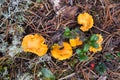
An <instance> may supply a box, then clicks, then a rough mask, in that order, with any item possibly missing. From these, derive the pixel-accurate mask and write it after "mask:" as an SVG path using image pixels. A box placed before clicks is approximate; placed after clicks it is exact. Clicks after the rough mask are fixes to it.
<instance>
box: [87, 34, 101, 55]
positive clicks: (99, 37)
mask: <svg viewBox="0 0 120 80" xmlns="http://www.w3.org/2000/svg"><path fill="white" fill-rule="evenodd" d="M96 36H98V40H97V43H98V45H99V48H93V47H90V48H89V51H91V52H94V53H95V52H98V51H101V50H102V41H103V37H102V35H101V34H96Z"/></svg>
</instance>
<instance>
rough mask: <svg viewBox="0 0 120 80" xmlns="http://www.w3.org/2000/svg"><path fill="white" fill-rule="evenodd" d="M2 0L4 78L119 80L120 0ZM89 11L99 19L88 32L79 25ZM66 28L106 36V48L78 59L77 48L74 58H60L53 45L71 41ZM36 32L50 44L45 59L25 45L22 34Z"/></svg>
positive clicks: (0, 32)
mask: <svg viewBox="0 0 120 80" xmlns="http://www.w3.org/2000/svg"><path fill="white" fill-rule="evenodd" d="M0 1H1V2H0V76H1V77H0V80H42V79H43V80H120V0H0ZM84 12H87V13H89V14H90V15H92V17H93V20H94V25H93V27H92V28H91V29H90V30H89V31H86V32H83V31H81V30H80V29H79V27H80V26H81V25H79V24H78V23H77V16H78V15H79V14H80V13H84ZM66 27H67V28H69V29H70V30H74V29H76V28H77V29H79V33H80V37H81V38H84V39H86V38H89V37H90V36H91V35H92V34H101V35H102V36H103V42H102V51H100V52H96V53H95V54H94V53H92V52H88V53H87V55H88V56H89V58H90V59H88V60H85V61H79V59H78V55H77V54H76V52H75V50H76V48H74V49H73V55H72V57H71V58H69V59H66V60H62V61H61V60H57V59H55V58H54V57H52V56H51V53H50V48H51V46H52V45H53V44H54V43H60V42H63V41H68V39H65V38H64V37H63V36H62V35H63V33H64V31H65V29H66ZM34 33H39V34H40V35H42V36H44V38H45V39H46V44H48V48H49V50H48V51H47V54H46V55H44V56H42V57H39V56H37V55H35V54H33V53H26V52H24V51H23V50H22V48H21V43H22V39H23V37H24V36H25V35H28V34H34ZM79 48H81V47H79ZM43 68H44V70H43ZM44 71H46V73H44ZM46 75H47V76H46ZM46 78H48V79H46Z"/></svg>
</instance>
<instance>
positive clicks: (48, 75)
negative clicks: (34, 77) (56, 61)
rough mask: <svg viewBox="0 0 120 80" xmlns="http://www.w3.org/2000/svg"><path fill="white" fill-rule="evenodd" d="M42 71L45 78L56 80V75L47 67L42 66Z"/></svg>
mask: <svg viewBox="0 0 120 80" xmlns="http://www.w3.org/2000/svg"><path fill="white" fill-rule="evenodd" d="M41 72H42V74H43V77H44V79H45V80H55V76H54V75H53V73H52V72H51V71H50V70H48V69H47V68H42V70H41Z"/></svg>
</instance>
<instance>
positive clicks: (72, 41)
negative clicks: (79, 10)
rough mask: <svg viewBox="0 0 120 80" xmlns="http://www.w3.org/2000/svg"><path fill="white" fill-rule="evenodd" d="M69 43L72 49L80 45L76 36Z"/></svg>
mask: <svg viewBox="0 0 120 80" xmlns="http://www.w3.org/2000/svg"><path fill="white" fill-rule="evenodd" d="M69 42H70V45H71V46H72V47H76V46H79V45H82V41H81V40H80V38H79V37H78V36H77V37H76V38H75V39H70V40H69Z"/></svg>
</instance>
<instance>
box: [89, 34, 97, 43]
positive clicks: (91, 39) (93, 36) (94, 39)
mask: <svg viewBox="0 0 120 80" xmlns="http://www.w3.org/2000/svg"><path fill="white" fill-rule="evenodd" d="M97 40H98V36H97V35H96V34H93V35H92V36H91V37H90V41H91V42H96V41H97Z"/></svg>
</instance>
